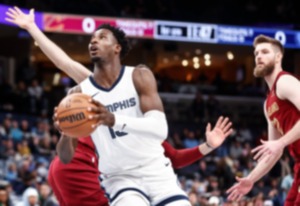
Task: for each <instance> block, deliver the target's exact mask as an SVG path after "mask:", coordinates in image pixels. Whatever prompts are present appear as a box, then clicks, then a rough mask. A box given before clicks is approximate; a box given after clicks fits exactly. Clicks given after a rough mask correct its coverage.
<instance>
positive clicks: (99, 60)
mask: <svg viewBox="0 0 300 206" xmlns="http://www.w3.org/2000/svg"><path fill="white" fill-rule="evenodd" d="M91 60H92V62H93V63H94V64H97V65H98V66H101V65H103V64H104V61H103V59H102V58H101V57H98V56H96V57H92V58H91Z"/></svg>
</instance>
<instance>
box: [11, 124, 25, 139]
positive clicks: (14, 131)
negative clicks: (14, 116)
mask: <svg viewBox="0 0 300 206" xmlns="http://www.w3.org/2000/svg"><path fill="white" fill-rule="evenodd" d="M9 136H10V137H11V138H12V139H13V141H14V142H15V143H19V142H21V141H22V139H23V133H22V131H21V130H20V128H19V123H18V121H17V120H13V121H12V127H11V128H10V130H9Z"/></svg>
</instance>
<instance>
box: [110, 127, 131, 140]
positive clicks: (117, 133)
mask: <svg viewBox="0 0 300 206" xmlns="http://www.w3.org/2000/svg"><path fill="white" fill-rule="evenodd" d="M108 130H109V133H110V135H111V137H112V138H113V139H115V138H116V137H123V136H125V135H128V133H127V132H120V131H114V130H113V129H112V128H110V127H109V128H108Z"/></svg>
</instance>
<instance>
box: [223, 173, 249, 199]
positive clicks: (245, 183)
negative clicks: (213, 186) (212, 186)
mask: <svg viewBox="0 0 300 206" xmlns="http://www.w3.org/2000/svg"><path fill="white" fill-rule="evenodd" d="M236 180H237V181H238V182H237V183H236V184H235V185H233V186H232V187H231V188H229V189H228V190H227V191H226V193H227V194H229V196H228V197H227V198H228V200H232V201H239V200H241V199H242V197H243V196H244V195H246V194H247V193H248V192H250V190H251V189H252V187H253V181H251V180H250V179H248V178H246V177H243V178H239V177H236Z"/></svg>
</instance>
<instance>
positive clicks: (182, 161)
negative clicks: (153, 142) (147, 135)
mask: <svg viewBox="0 0 300 206" xmlns="http://www.w3.org/2000/svg"><path fill="white" fill-rule="evenodd" d="M162 146H163V147H164V149H165V156H166V157H169V158H170V160H171V162H172V165H173V167H174V168H176V169H177V168H181V167H185V166H188V165H190V164H192V163H194V162H195V161H197V160H199V159H200V158H202V157H203V154H201V152H200V150H199V148H198V147H193V148H188V149H175V148H174V147H172V146H171V145H170V144H169V143H168V142H167V141H164V142H163V144H162Z"/></svg>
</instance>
